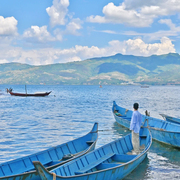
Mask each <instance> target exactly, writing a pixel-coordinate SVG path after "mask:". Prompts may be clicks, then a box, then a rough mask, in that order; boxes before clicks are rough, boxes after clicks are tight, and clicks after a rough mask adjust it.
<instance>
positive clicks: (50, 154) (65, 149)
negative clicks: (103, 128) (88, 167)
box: [0, 123, 98, 180]
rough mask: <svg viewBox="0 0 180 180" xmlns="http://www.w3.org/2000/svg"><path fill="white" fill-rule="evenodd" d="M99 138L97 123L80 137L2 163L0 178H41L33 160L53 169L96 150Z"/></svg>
mask: <svg viewBox="0 0 180 180" xmlns="http://www.w3.org/2000/svg"><path fill="white" fill-rule="evenodd" d="M97 138H98V123H95V124H94V126H93V128H92V130H91V131H90V132H89V133H88V134H86V135H84V136H82V137H80V138H77V139H75V140H72V141H69V142H66V143H64V144H61V145H58V146H56V147H52V148H50V149H47V150H44V151H41V152H38V153H35V154H32V155H29V156H25V157H22V158H19V159H15V160H12V161H9V162H5V163H2V164H0V180H40V177H39V174H38V173H37V172H36V170H35V168H34V165H33V163H32V162H33V161H40V162H41V163H42V164H43V165H44V166H45V167H46V168H47V169H48V170H51V169H53V168H55V167H57V166H59V165H62V164H64V163H67V162H69V161H71V160H73V159H75V158H78V157H80V156H82V155H84V154H86V153H88V152H90V151H92V150H94V148H95V144H96V141H97Z"/></svg>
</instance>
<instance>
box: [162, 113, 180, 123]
mask: <svg viewBox="0 0 180 180" xmlns="http://www.w3.org/2000/svg"><path fill="white" fill-rule="evenodd" d="M159 115H161V116H162V117H163V119H164V120H165V121H168V122H172V123H177V124H180V119H179V118H175V117H172V116H168V115H166V114H159Z"/></svg>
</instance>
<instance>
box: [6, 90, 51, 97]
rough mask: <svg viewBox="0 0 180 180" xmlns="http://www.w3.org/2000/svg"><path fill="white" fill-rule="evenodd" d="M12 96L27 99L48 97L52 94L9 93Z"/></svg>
mask: <svg viewBox="0 0 180 180" xmlns="http://www.w3.org/2000/svg"><path fill="white" fill-rule="evenodd" d="M9 93H10V94H11V95H12V96H22V97H26V96H37V97H44V96H48V95H49V94H50V93H51V91H50V92H45V93H35V94H25V93H13V92H9Z"/></svg>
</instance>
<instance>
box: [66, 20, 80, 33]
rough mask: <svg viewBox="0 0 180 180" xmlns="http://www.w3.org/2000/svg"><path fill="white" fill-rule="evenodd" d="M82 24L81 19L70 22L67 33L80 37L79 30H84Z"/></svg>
mask: <svg viewBox="0 0 180 180" xmlns="http://www.w3.org/2000/svg"><path fill="white" fill-rule="evenodd" d="M81 24H82V21H81V20H80V19H79V18H76V19H72V20H71V22H69V23H68V24H67V26H66V33H68V34H73V35H76V36H78V35H80V34H79V33H78V32H77V30H80V29H81V28H82V26H81Z"/></svg>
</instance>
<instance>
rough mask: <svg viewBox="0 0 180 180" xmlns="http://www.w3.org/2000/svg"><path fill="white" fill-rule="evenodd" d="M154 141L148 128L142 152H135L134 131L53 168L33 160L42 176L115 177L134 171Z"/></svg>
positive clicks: (100, 179)
mask: <svg viewBox="0 0 180 180" xmlns="http://www.w3.org/2000/svg"><path fill="white" fill-rule="evenodd" d="M151 143H152V137H151V133H150V131H149V129H148V128H141V130H140V145H141V152H140V153H139V154H138V155H134V154H132V152H131V151H132V149H133V146H132V142H131V134H128V135H126V136H124V137H122V138H120V139H118V140H115V141H113V142H111V143H109V144H106V145H104V146H102V147H100V148H98V149H95V150H94V151H92V152H90V153H88V154H85V155H83V156H81V157H80V158H77V159H75V160H73V161H71V162H69V163H66V164H64V165H62V166H59V167H57V168H56V169H54V170H52V171H50V172H49V171H48V170H46V169H45V168H44V167H43V166H42V164H41V163H40V162H38V161H35V162H33V164H34V166H35V168H36V170H37V171H38V173H39V175H40V177H41V179H42V180H47V179H48V180H54V179H56V180H63V179H66V180H85V179H86V180H87V179H88V180H90V179H92V180H94V179H98V180H110V179H111V180H115V179H122V178H124V177H125V176H127V175H128V174H129V173H130V172H132V171H133V170H134V169H135V168H136V167H137V166H138V165H139V164H140V163H141V162H142V161H143V160H144V159H145V157H146V155H147V151H148V150H149V148H150V146H151Z"/></svg>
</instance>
